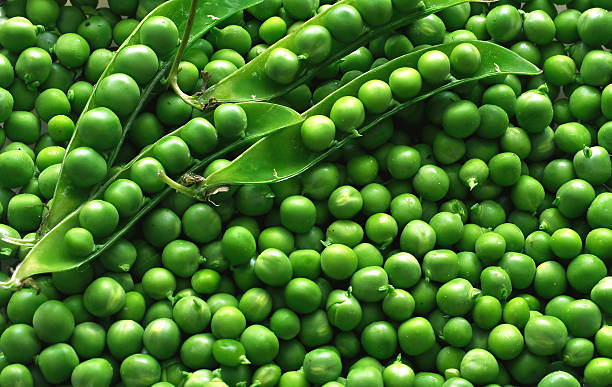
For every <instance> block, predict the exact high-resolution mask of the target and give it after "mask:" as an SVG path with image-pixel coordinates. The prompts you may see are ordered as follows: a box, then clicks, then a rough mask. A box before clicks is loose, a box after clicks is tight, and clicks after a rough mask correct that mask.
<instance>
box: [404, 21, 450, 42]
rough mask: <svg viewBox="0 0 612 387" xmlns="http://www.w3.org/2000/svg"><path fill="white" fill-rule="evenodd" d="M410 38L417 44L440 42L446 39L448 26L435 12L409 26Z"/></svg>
mask: <svg viewBox="0 0 612 387" xmlns="http://www.w3.org/2000/svg"><path fill="white" fill-rule="evenodd" d="M407 32H408V38H409V39H410V41H411V42H412V44H414V45H415V46H418V45H421V44H432V45H433V44H439V43H442V41H443V39H444V33H445V32H446V26H445V25H444V22H443V21H442V19H440V17H439V16H437V15H435V14H433V15H429V16H426V17H424V18H421V19H418V20H416V21H415V22H414V23H412V24H411V25H410V26H409V27H408V31H407Z"/></svg>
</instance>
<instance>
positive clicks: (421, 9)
mask: <svg viewBox="0 0 612 387" xmlns="http://www.w3.org/2000/svg"><path fill="white" fill-rule="evenodd" d="M466 1H469V0H434V1H427V2H426V5H423V3H420V5H419V6H417V7H416V8H414V9H412V10H410V11H407V12H395V13H394V15H393V17H392V18H391V20H390V21H389V22H388V23H385V24H384V25H382V26H379V27H367V26H366V27H365V28H364V29H363V30H362V31H361V34H360V35H358V36H355V37H354V39H352V40H350V41H349V42H342V43H341V42H339V41H337V40H336V39H332V41H331V49H330V51H329V52H330V54H329V56H328V57H327V58H326V59H325V60H323V61H321V62H319V63H311V62H310V61H308V60H301V61H300V62H301V63H300V70H299V71H298V73H297V75H296V77H295V79H293V80H292V81H291V82H288V83H279V82H275V81H273V80H271V79H270V78H269V77H268V76H267V75H266V70H265V67H266V61H267V60H268V58H269V57H270V54H271V53H272V52H273V51H274V50H275V49H277V48H283V49H287V50H289V51H296V50H297V48H296V37H298V36H299V34H300V32H301V31H305V30H306V29H307V28H310V27H313V26H323V27H324V26H325V18H326V17H327V16H328V15H330V14H331V13H332V12H334V10H335V9H337V8H338V7H343V6H346V5H354V3H355V2H356V1H355V0H344V1H339V2H337V3H336V4H334V5H332V6H331V7H329V8H328V9H326V10H325V11H324V12H321V13H320V14H318V15H316V16H315V17H313V18H311V19H310V20H308V21H307V22H305V23H304V24H303V25H302V26H301V27H299V28H298V29H296V30H295V31H294V32H293V33H291V34H288V35H287V36H285V37H284V38H283V39H281V40H279V41H278V42H276V43H275V44H273V45H272V46H270V47H269V48H268V49H267V50H266V51H265V52H263V53H262V54H260V55H259V56H258V57H257V58H255V59H253V60H252V61H250V62H249V63H247V64H246V65H244V66H243V67H241V68H240V69H238V71H236V72H234V73H232V74H231V75H229V76H227V77H226V78H225V79H223V80H221V81H219V82H218V83H217V84H215V85H213V86H211V87H210V88H208V89H207V90H206V91H204V93H203V94H202V95H201V96H200V97H199V98H198V100H199V101H200V103H202V104H206V103H208V102H209V101H211V100H213V101H219V102H226V101H231V102H237V101H254V100H255V101H257V100H259V101H260V100H270V99H273V98H275V97H279V96H282V95H284V94H285V93H287V92H288V91H290V90H292V89H294V88H295V87H296V86H299V85H301V84H303V83H304V82H306V81H308V80H309V79H311V78H313V77H314V76H315V75H316V74H317V73H318V72H320V71H321V70H322V69H323V68H325V67H326V66H328V65H330V64H332V63H334V62H335V61H337V60H339V59H341V58H342V57H344V56H345V55H347V54H349V53H351V52H353V51H354V50H356V49H357V48H359V47H360V46H362V45H364V44H366V43H367V42H368V41H370V40H372V39H374V38H376V37H378V36H381V35H384V34H385V33H388V32H391V31H393V30H396V29H398V28H401V27H404V26H406V25H408V24H410V23H412V22H413V21H415V20H418V19H421V18H423V17H426V16H428V15H431V14H433V13H436V12H440V11H442V10H444V9H446V8H449V7H452V6H454V5H457V4H461V3H465V2H466ZM364 18H365V17H364ZM365 19H366V20H367V18H365ZM298 58H299V57H298ZM300 59H301V58H300Z"/></svg>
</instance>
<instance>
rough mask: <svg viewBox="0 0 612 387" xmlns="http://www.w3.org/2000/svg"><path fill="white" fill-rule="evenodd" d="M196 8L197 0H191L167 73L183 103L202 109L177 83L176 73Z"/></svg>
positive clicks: (173, 88)
mask: <svg viewBox="0 0 612 387" xmlns="http://www.w3.org/2000/svg"><path fill="white" fill-rule="evenodd" d="M197 9H198V0H191V7H190V8H189V17H188V18H187V25H186V26H185V31H184V32H183V38H182V39H181V44H180V45H179V48H178V51H177V52H176V56H175V57H174V62H172V67H171V68H170V72H169V73H168V82H170V87H172V90H174V92H175V93H176V94H177V95H178V96H179V97H181V99H182V100H183V101H185V103H187V104H189V105H190V106H192V107H194V108H196V109H199V110H204V104H202V103H200V102H197V101H196V99H195V98H194V97H192V96H190V95H188V94H187V93H185V92H184V91H183V90H181V87H180V86H179V84H178V73H179V65H180V64H181V60H182V59H183V55H184V54H185V50H186V49H187V43H188V42H189V35H190V34H191V29H192V28H193V21H194V20H195V16H196V10H197Z"/></svg>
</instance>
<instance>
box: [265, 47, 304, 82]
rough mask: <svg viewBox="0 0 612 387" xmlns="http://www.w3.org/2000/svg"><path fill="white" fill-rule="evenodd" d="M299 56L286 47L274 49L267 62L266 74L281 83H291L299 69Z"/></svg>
mask: <svg viewBox="0 0 612 387" xmlns="http://www.w3.org/2000/svg"><path fill="white" fill-rule="evenodd" d="M299 66H300V65H299V62H298V57H297V56H296V55H295V54H294V53H293V52H291V51H289V50H287V49H284V48H276V49H274V50H273V51H272V52H271V53H270V55H269V56H268V59H267V60H266V64H265V72H266V75H267V76H268V77H269V78H270V79H271V80H273V81H275V82H278V83H280V84H289V83H291V82H292V81H293V80H294V79H295V77H296V76H297V73H298V71H299Z"/></svg>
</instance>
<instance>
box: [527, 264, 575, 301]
mask: <svg viewBox="0 0 612 387" xmlns="http://www.w3.org/2000/svg"><path fill="white" fill-rule="evenodd" d="M533 285H534V288H535V291H536V294H537V295H539V296H540V297H543V298H546V299H550V298H553V297H555V296H558V295H560V294H563V292H564V291H565V289H566V287H567V280H566V276H565V270H564V268H563V266H561V265H560V264H559V263H558V262H556V261H546V262H543V263H541V264H540V265H538V267H537V268H536V275H535V278H534V283H533Z"/></svg>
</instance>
